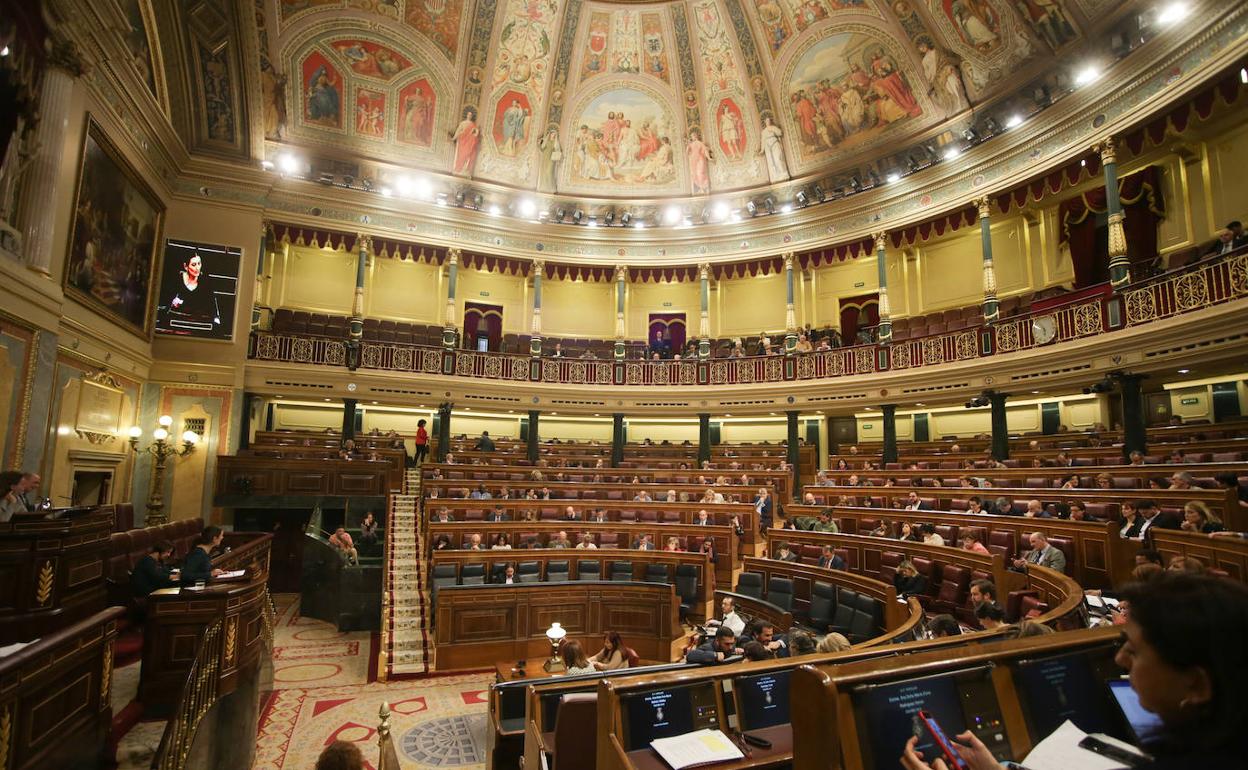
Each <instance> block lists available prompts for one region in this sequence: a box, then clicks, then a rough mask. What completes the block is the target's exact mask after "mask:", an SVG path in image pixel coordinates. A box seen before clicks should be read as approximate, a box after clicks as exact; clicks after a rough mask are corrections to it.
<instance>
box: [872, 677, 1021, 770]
mask: <svg viewBox="0 0 1248 770" xmlns="http://www.w3.org/2000/svg"><path fill="white" fill-rule="evenodd" d="M989 673H990V669H989V668H988V667H985V666H980V667H976V668H973V669H967V670H963V671H958V672H951V673H947V674H938V675H935V676H928V677H921V678H917V679H905V680H901V681H896V682H886V683H883V684H878V685H862V686H860V687H858V688H856V689H854V690H853V691H852V693H851V697H852V700H853V702H854V719H855V722H856V723H857V726H858V734H859V741H858V743H859V747H860V750H861V752H862V765H863V767H865V768H868V770H896V768H897V766H898V760H899V758H900V757H901V753H902V751H903V750H904V749H905V746H906V741H908V740H910V737H911V736H912V735H918V737H919V743H918V749H919V751H922V752H923V754H924V756H927V757H936V756H940V755H939V753H938V752H937V751H936V748H935V746H934V745H933V743H932V740H931V738H930V737H929V734H928V733H927V731H926V730H921V729H916V724H915V721H916V720H915V716H916V715H917V714H918V712H919V711H926V712H928V713H930V714H931V715H932V717H934V718H935V720H936V722H937V723H938V724H939V725H940V727H941V729H942V730H943V731H944V732H945V734H946V735H949V736H953V735H957V734H958V733H961V732H964V731H966V730H968V729H970V730H971V731H972V732H974V733H975V734H976V735H977V736H978V737H979V738H980V740H982V741H983V742H984V743H985V745H987V746H988V749H989V751H991V752H992V753H993V755H994V756H996V757H997V758H998V759H1011V758H1012V757H1011V756H1010V746H1009V736H1008V734H1007V732H1006V728H1005V722H1004V720H1003V718H1002V716H1001V706H1000V704H999V703H998V701H997V695H996V691H995V689H994V688H993V685H992V678H991V676H990V675H989Z"/></svg>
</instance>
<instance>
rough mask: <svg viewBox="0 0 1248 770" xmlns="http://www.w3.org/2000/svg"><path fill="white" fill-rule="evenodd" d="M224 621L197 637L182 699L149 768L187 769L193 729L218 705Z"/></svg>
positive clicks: (212, 624) (214, 622)
mask: <svg viewBox="0 0 1248 770" xmlns="http://www.w3.org/2000/svg"><path fill="white" fill-rule="evenodd" d="M223 620H224V619H223V618H218V619H216V620H214V621H213V622H212V623H211V624H210V625H209V626H208V628H206V629H204V632H203V635H202V636H201V637H200V642H199V649H197V650H196V651H195V658H194V660H192V661H191V670H190V672H189V673H188V674H187V676H186V686H185V687H184V688H183V690H182V698H181V700H179V701H178V708H177V710H176V711H175V712H174V713H173V716H172V717H170V719H169V722H168V726H167V727H166V728H165V733H164V735H162V736H161V738H160V747H159V748H158V749H157V750H156V758H155V759H154V760H153V761H152V767H154V768H157V770H181V768H182V767H185V766H186V758H187V756H188V755H189V754H190V751H191V742H192V741H193V740H194V738H195V728H196V727H198V726H199V721H200V720H201V719H203V718H204V714H207V713H208V709H210V708H212V705H213V704H214V703H216V702H217V695H218V689H219V686H220V683H221V677H220V676H219V675H218V668H219V667H220V665H221V646H222V631H221V629H222V628H223V627H224V622H223Z"/></svg>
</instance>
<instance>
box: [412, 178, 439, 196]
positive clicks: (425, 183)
mask: <svg viewBox="0 0 1248 770" xmlns="http://www.w3.org/2000/svg"><path fill="white" fill-rule="evenodd" d="M413 185H414V187H415V193H416V197H417V198H420V199H421V200H426V201H427V200H433V192H434V191H433V182H430V181H429V178H428V177H424V176H420V177H416V181H415V182H414V183H413ZM444 197H445V196H444Z"/></svg>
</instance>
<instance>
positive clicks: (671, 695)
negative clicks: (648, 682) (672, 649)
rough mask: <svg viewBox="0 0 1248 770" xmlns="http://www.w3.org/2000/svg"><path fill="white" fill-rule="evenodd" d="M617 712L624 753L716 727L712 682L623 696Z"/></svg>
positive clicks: (717, 710) (717, 713) (713, 685)
mask: <svg viewBox="0 0 1248 770" xmlns="http://www.w3.org/2000/svg"><path fill="white" fill-rule="evenodd" d="M620 710H621V715H622V716H623V721H624V735H623V741H622V743H623V744H624V750H625V751H636V750H637V749H644V748H647V747H649V746H650V743H651V742H652V741H654V740H655V739H657V738H670V737H672V736H673V735H683V734H685V733H689V732H693V731H694V730H701V729H704V728H718V727H719V708H718V705H717V704H716V701H715V683H714V682H710V681H707V682H696V683H694V684H687V685H676V686H673V687H663V688H660V689H655V690H644V691H640V692H630V693H625V694H623V695H621V696H620Z"/></svg>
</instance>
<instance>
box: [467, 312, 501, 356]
mask: <svg viewBox="0 0 1248 770" xmlns="http://www.w3.org/2000/svg"><path fill="white" fill-rule="evenodd" d="M481 334H484V335H486V337H487V338H488V339H489V348H490V350H495V351H497V350H498V349H499V345H500V344H501V343H502V340H503V309H502V308H501V307H499V306H498V305H483V304H481V303H479V302H465V303H464V342H463V344H464V346H465V347H468V348H471V349H473V350H476V348H477V337H478V336H479V335H481Z"/></svg>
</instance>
